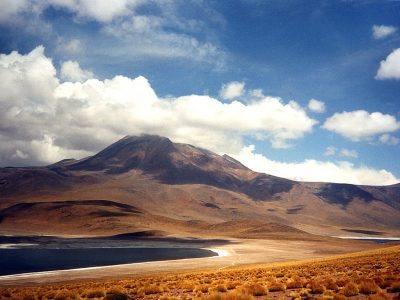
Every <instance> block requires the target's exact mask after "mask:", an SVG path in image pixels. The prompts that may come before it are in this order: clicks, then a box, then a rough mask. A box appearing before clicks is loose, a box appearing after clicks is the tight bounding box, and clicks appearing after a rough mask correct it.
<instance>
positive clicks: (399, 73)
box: [375, 48, 400, 80]
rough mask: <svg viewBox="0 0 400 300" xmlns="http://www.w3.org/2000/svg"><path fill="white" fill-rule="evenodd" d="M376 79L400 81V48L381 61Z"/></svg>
mask: <svg viewBox="0 0 400 300" xmlns="http://www.w3.org/2000/svg"><path fill="white" fill-rule="evenodd" d="M375 78H376V79H381V80H383V79H400V48H397V49H395V50H393V52H392V53H390V54H389V55H388V57H386V59H385V60H382V61H381V64H380V66H379V69H378V72H377V73H376V76H375Z"/></svg>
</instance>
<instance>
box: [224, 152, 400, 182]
mask: <svg viewBox="0 0 400 300" xmlns="http://www.w3.org/2000/svg"><path fill="white" fill-rule="evenodd" d="M231 156H232V157H234V158H236V159H237V160H239V161H240V162H242V163H243V164H244V165H246V166H247V167H249V168H250V169H253V170H255V171H258V172H263V173H267V174H272V175H275V176H279V177H284V178H290V179H293V180H300V181H311V182H337V183H352V184H364V185H389V184H395V183H398V182H399V181H400V179H399V178H396V177H395V176H394V175H393V174H392V173H390V172H388V171H386V170H384V169H381V170H377V169H373V168H369V167H366V166H361V167H356V166H355V165H354V164H352V163H350V162H343V161H342V162H330V161H318V160H312V159H307V160H304V161H302V162H298V163H286V162H281V161H275V160H271V159H269V158H268V157H266V156H264V155H262V154H258V153H255V147H254V145H250V146H247V147H244V148H243V149H242V150H241V151H240V153H239V154H238V155H232V154H231Z"/></svg>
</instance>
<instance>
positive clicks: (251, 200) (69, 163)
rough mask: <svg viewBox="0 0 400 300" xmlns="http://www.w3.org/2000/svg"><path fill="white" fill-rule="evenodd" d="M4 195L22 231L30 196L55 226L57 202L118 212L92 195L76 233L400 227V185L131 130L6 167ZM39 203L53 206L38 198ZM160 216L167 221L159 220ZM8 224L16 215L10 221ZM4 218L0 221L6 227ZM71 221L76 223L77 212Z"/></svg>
mask: <svg viewBox="0 0 400 300" xmlns="http://www.w3.org/2000/svg"><path fill="white" fill-rule="evenodd" d="M0 195H1V198H0V210H2V211H1V212H0V214H2V215H6V216H10V212H13V218H14V219H16V220H17V219H21V220H22V219H23V220H24V222H25V223H23V222H20V223H19V225H18V226H20V227H19V230H22V229H23V226H28V224H29V223H32V224H33V223H35V222H34V220H33V219H32V221H29V218H27V216H28V215H29V213H28V212H29V210H28V211H25V210H21V209H19V210H15V209H16V208H18V207H19V208H21V207H22V208H25V209H28V208H27V206H26V205H27V203H36V204H35V205H34V206H32V207H30V208H29V209H30V210H31V212H30V213H31V215H32V218H34V216H35V215H40V216H42V217H43V216H45V215H46V213H47V214H49V216H50V215H51V216H52V217H51V218H49V222H50V220H51V222H53V223H54V224H53V225H54V228H57V226H56V225H57V224H58V223H60V222H62V220H61V219H60V218H58V217H57V216H58V214H57V213H55V212H56V211H59V210H60V209H59V208H57V209H54V205H55V204H54V203H56V202H67V203H68V205H67V206H64V209H67V208H66V207H68V210H69V211H75V210H76V209H77V210H79V207H80V208H82V207H83V206H82V204H80V203H81V202H79V201H83V200H82V199H85V201H93V200H96V201H97V200H98V199H104V200H106V201H112V202H113V203H117V204H118V205H122V206H121V207H120V208H118V211H115V209H114V208H113V209H111V211H110V209H109V208H107V209H106V212H105V213H104V214H103V215H101V216H100V217H101V218H100V219H99V211H102V210H103V211H104V207H103V206H102V204H101V202H90V205H89V206H87V205H86V206H84V207H86V209H87V214H86V215H84V217H82V219H84V220H83V221H82V224H76V225H77V226H75V225H74V227H73V228H75V229H74V230H77V231H78V228H79V226H83V225H84V224H83V223H85V224H89V225H90V224H95V223H96V224H100V225H99V226H98V225H96V226H97V227H96V230H94V231H93V232H96V234H97V233H100V232H101V231H102V230H103V231H104V232H107V233H110V232H109V231H110V230H112V229H110V228H112V226H111V227H110V225H109V224H114V225H115V224H119V225H118V226H117V225H115V226H116V227H115V231H116V232H117V233H124V232H128V231H129V230H136V229H137V230H153V229H155V230H162V228H168V230H167V231H168V232H170V233H174V232H185V230H186V229H187V228H189V229H190V230H189V231H191V232H197V233H199V232H200V231H201V230H203V231H208V232H210V234H211V233H212V234H217V231H218V230H219V231H221V232H220V233H221V234H223V233H224V232H225V233H227V234H231V235H237V234H238V233H237V232H236V233H235V232H234V231H232V230H231V229H232V228H231V227H229V228H231V229H230V230H228V227H227V226H225V227H224V226H222V225H221V226H217V227H209V226H213V224H233V223H229V222H236V221H237V220H241V221H240V222H241V223H243V224H245V223H246V221H243V220H248V221H247V224H252V225H251V226H252V228H248V227H246V230H241V231H240V235H245V234H248V235H249V236H254V235H259V236H263V232H264V233H266V232H268V229H267V227H268V228H272V227H271V225H268V226H267V227H265V226H264V225H263V224H271V223H274V224H276V223H279V224H281V225H282V226H291V227H297V228H300V229H304V230H307V231H310V232H316V233H321V234H343V233H348V231H346V230H364V231H365V232H368V230H369V231H382V232H383V233H386V234H397V232H399V231H400V230H399V229H400V199H399V198H400V185H393V186H387V187H372V186H356V185H351V184H334V183H302V182H295V181H291V180H288V179H284V178H279V177H275V176H271V175H267V174H262V173H257V172H254V171H252V170H250V169H248V168H247V167H245V166H244V165H242V164H241V163H240V162H238V161H236V160H235V159H233V158H231V157H229V156H227V155H224V156H220V155H217V154H215V153H213V152H211V151H208V150H205V149H200V148H197V147H193V146H191V145H187V144H177V143H173V142H171V141H170V140H169V139H167V138H164V137H159V136H149V135H144V136H139V137H132V136H128V137H125V138H123V139H121V140H119V141H117V142H116V143H114V144H112V145H110V146H109V147H107V148H105V149H104V150H102V151H100V152H99V153H98V154H96V155H94V156H91V157H88V158H85V159H82V160H79V161H77V160H72V159H69V160H63V161H61V162H59V163H56V164H52V165H50V166H47V167H37V168H3V169H0ZM41 202H46V203H53V204H51V205H50V204H42V205H40V203H41ZM18 205H20V206H18ZM21 205H22V206H21ZM49 205H50V206H49ZM124 205H127V206H124ZM128 206H129V207H135V208H136V209H138V210H139V211H141V212H143V213H142V214H141V215H140V217H138V215H132V214H131V213H129V211H126V212H124V210H125V209H124V207H128ZM50 207H53V208H50ZM89 208H90V209H89ZM13 209H14V210H13ZM125 213H127V214H128V215H129V217H127V216H126V215H125ZM60 214H61V213H60ZM157 218H160V220H163V221H162V222H161V223H160V222H155V220H156V219H157ZM3 219H4V218H3ZM45 219H46V218H45ZM7 220H8V221H7ZM99 220H101V222H100V221H99ZM146 220H147V221H146ZM6 221H7V222H10V218H8V219H7V218H6ZM6 221H3V222H0V231H1V230H2V229H4V228H5V227H4V226H6V223H7V222H6ZM253 221H254V222H256V223H251V222H253ZM74 222H78V223H79V222H80V221H79V218H75V219H74ZM17 223H18V222H17ZM56 223H57V224H56ZM7 224H9V225H7V228H8V229H7V230H9V229H10V228H11V229H12V226H11V225H10V224H12V223H7ZM106 224H108V225H106ZM121 224H123V225H121ZM120 225H121V226H120ZM10 226H11V227H10ZM235 226H236V225H235ZM38 228H39V227H38ZM58 228H63V229H60V230H61V231H64V232H65V230H67V229H66V228H65V227H62V226H61V227H58ZM185 228H186V229H185ZM212 228H213V229H212ZM215 228H216V229H215ZM274 228H278V227H274ZM211 229H212V230H211ZM342 229H344V230H342ZM38 230H39V229H38ZM39 231H40V230H39ZM67 231H68V230H67ZM68 232H71V230H69V231H68ZM186 232H188V231H187V230H186ZM361 232H363V231H361Z"/></svg>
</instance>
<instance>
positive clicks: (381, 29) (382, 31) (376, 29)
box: [372, 25, 397, 40]
mask: <svg viewBox="0 0 400 300" xmlns="http://www.w3.org/2000/svg"><path fill="white" fill-rule="evenodd" d="M396 31H397V27H394V26H386V25H374V26H372V36H373V37H374V39H377V40H380V39H384V38H387V37H388V36H390V35H392V34H394V33H395V32H396Z"/></svg>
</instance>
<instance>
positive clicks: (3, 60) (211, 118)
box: [0, 46, 317, 165]
mask: <svg viewBox="0 0 400 300" xmlns="http://www.w3.org/2000/svg"><path fill="white" fill-rule="evenodd" d="M68 65H69V68H67V66H68ZM63 66H64V68H62V69H64V70H63V71H62V72H61V74H62V77H63V78H64V79H66V77H68V76H69V77H70V78H69V79H73V81H76V80H78V79H79V80H83V78H84V77H87V75H88V74H87V73H85V72H84V71H82V70H81V69H80V68H79V65H78V64H77V63H75V62H68V63H65V64H63ZM71 70H72V71H71ZM0 89H1V90H2V93H1V94H0V161H1V162H2V164H3V165H4V164H8V165H13V164H26V163H27V159H26V158H24V157H22V156H21V155H14V154H15V153H17V152H16V151H17V150H19V151H20V152H21V153H24V154H26V155H28V158H29V162H30V163H49V162H54V161H56V160H59V159H62V158H66V157H75V158H80V157H83V156H87V155H89V154H93V153H94V152H95V151H98V150H100V149H101V148H102V147H104V146H106V145H108V144H110V143H111V142H113V141H115V140H117V139H118V138H121V137H122V136H124V135H127V134H133V135H134V134H140V133H150V134H160V135H164V136H168V137H171V138H172V139H173V140H176V141H180V142H188V143H192V144H195V145H197V146H201V147H205V148H209V149H211V150H213V151H216V152H222V151H227V152H233V153H234V152H236V153H237V152H238V151H239V150H240V149H241V148H242V137H243V136H245V135H251V136H256V137H257V138H258V139H260V140H268V141H270V142H271V143H272V145H273V146H275V147H287V146H289V145H288V143H289V142H290V141H293V140H296V139H299V138H302V137H303V136H304V135H305V134H307V133H309V132H311V131H312V128H313V126H314V125H315V124H316V123H317V121H315V120H313V119H312V118H310V117H309V116H308V115H307V113H306V111H305V110H304V109H303V108H302V107H301V106H300V105H299V104H298V103H296V102H294V101H290V102H289V103H285V102H283V101H282V100H281V99H280V98H276V97H263V98H260V99H258V100H257V101H252V102H251V103H249V104H243V103H240V102H237V101H233V102H231V103H223V102H221V101H219V100H217V99H214V98H211V97H208V96H199V95H188V96H182V97H178V98H168V99H163V98H160V97H158V96H157V94H156V93H155V92H154V90H153V89H152V87H151V86H150V84H149V82H148V81H147V79H146V78H144V77H141V76H139V77H137V78H128V77H124V76H115V77H114V78H112V79H106V80H98V79H89V80H86V81H83V82H69V81H67V82H63V83H60V79H59V78H58V77H57V74H56V70H55V68H54V66H53V63H52V61H51V59H50V58H48V57H46V56H45V55H44V49H43V47H41V46H40V47H38V48H36V49H35V50H33V51H32V52H30V53H28V54H26V55H21V54H19V53H17V52H12V53H11V54H8V55H4V54H3V55H1V56H0Z"/></svg>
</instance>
